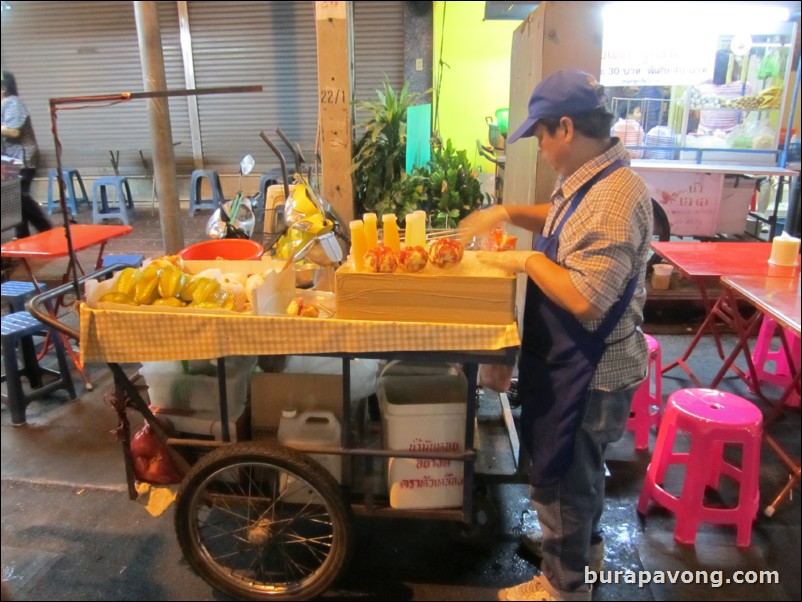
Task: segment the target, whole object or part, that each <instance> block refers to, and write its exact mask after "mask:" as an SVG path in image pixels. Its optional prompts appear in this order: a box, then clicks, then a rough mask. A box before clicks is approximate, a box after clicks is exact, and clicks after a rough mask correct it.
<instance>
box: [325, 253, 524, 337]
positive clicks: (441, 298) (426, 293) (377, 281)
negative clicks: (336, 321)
mask: <svg viewBox="0 0 802 602" xmlns="http://www.w3.org/2000/svg"><path fill="white" fill-rule="evenodd" d="M516 280H517V279H516V277H515V276H512V275H506V274H504V273H503V272H501V271H499V270H495V271H494V270H492V269H490V268H487V267H486V266H483V265H482V264H479V262H478V260H477V259H476V257H475V254H474V253H472V252H470V251H466V252H465V257H464V258H463V260H462V262H461V263H460V264H459V265H458V266H455V267H453V268H446V269H440V268H436V267H434V266H432V265H428V266H427V267H426V269H424V270H423V271H421V272H417V273H414V274H408V273H406V272H403V271H396V272H394V273H391V274H377V273H372V272H355V271H354V269H353V266H352V265H351V264H350V263H345V264H343V265H342V266H340V268H339V269H338V270H337V272H336V274H335V281H336V283H335V286H336V291H335V292H336V300H337V313H336V317H337V318H340V319H346V320H380V321H398V322H450V323H458V324H509V323H511V322H514V321H515V283H516Z"/></svg>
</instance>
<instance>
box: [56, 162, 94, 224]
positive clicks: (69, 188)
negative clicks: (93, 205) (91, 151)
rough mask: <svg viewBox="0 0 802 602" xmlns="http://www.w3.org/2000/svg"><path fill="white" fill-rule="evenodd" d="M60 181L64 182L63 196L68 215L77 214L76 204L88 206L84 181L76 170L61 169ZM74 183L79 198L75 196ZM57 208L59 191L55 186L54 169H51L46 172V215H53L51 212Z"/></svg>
mask: <svg viewBox="0 0 802 602" xmlns="http://www.w3.org/2000/svg"><path fill="white" fill-rule="evenodd" d="M61 176H62V180H63V181H64V195H65V199H64V200H65V201H66V202H67V206H68V207H69V210H70V213H71V214H72V215H76V214H77V213H78V203H80V202H84V203H86V204H87V205H89V204H90V201H89V195H87V194H86V187H84V181H83V180H82V179H81V174H80V172H79V171H78V170H77V169H69V168H67V169H62V170H61ZM75 182H78V188H79V189H80V191H81V196H77V195H76V192H75ZM58 206H59V191H58V185H57V184H56V169H55V168H52V169H50V170H49V171H48V180H47V214H48V215H53V211H54V210H55V209H56V208H57V207H58Z"/></svg>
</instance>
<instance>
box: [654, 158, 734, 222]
mask: <svg viewBox="0 0 802 602" xmlns="http://www.w3.org/2000/svg"><path fill="white" fill-rule="evenodd" d="M638 175H640V176H641V177H642V178H643V180H644V181H645V182H646V186H647V187H648V188H649V194H651V195H652V198H653V199H654V200H655V201H657V202H658V203H660V206H661V207H662V208H663V210H664V211H665V212H666V217H668V222H669V224H671V234H675V235H677V236H714V235H715V234H716V225H717V223H718V213H719V206H720V204H721V187H722V180H723V176H722V175H721V174H709V173H676V172H665V171H650V170H642V171H638Z"/></svg>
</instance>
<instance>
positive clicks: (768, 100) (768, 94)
mask: <svg viewBox="0 0 802 602" xmlns="http://www.w3.org/2000/svg"><path fill="white" fill-rule="evenodd" d="M782 95H783V89H782V88H781V87H780V86H772V87H770V88H766V89H765V90H763V91H762V92H761V93H760V94H758V95H757V97H758V98H759V99H760V107H759V108H761V109H779V108H780V104H781V103H782Z"/></svg>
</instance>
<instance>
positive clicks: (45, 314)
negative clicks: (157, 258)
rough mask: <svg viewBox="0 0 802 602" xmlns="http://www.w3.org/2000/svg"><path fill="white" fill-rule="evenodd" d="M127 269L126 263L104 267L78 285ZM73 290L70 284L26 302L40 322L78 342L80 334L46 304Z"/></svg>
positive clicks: (88, 275) (81, 279)
mask: <svg viewBox="0 0 802 602" xmlns="http://www.w3.org/2000/svg"><path fill="white" fill-rule="evenodd" d="M127 267H130V266H129V265H127V264H124V263H115V264H114V265H109V266H106V267H103V268H101V269H100V270H98V271H96V272H92V273H91V274H87V275H85V276H82V277H81V278H79V279H78V284H83V283H84V282H86V281H87V280H92V279H94V278H98V277H99V276H105V275H106V274H110V273H112V272H114V271H116V270H122V269H124V268H127ZM73 290H75V283H73V282H68V283H66V284H62V285H61V286H58V287H56V288H54V289H53V290H49V291H45V292H43V293H39V294H38V295H35V296H33V297H31V298H30V299H28V301H26V302H25V309H27V310H28V311H29V312H30V313H31V315H32V316H33V317H34V318H36V319H37V320H39V321H40V322H44V323H45V324H47V325H48V326H51V327H53V328H55V329H56V330H58V331H59V332H61V333H63V334H65V335H67V336H68V337H70V338H71V339H75V340H76V341H78V340H80V333H79V332H78V331H77V330H75V329H73V328H71V327H70V326H67V325H66V324H65V323H64V322H61V321H59V319H58V317H57V316H53V315H52V314H51V313H50V312H49V311H48V309H47V308H46V307H45V303H47V302H48V301H51V300H53V299H55V298H57V297H60V296H61V295H64V294H66V293H69V292H70V291H73Z"/></svg>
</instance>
